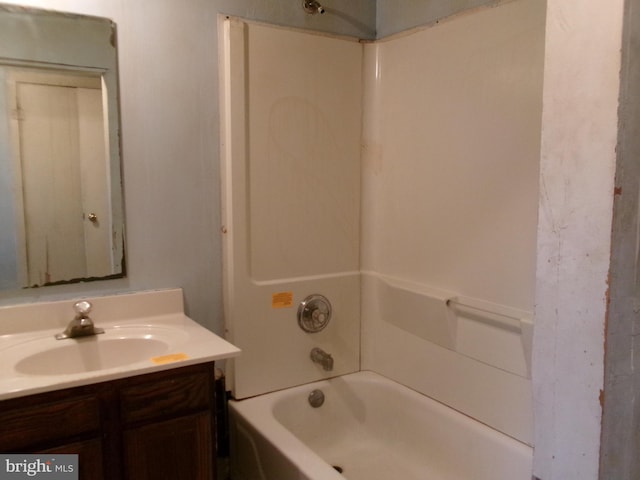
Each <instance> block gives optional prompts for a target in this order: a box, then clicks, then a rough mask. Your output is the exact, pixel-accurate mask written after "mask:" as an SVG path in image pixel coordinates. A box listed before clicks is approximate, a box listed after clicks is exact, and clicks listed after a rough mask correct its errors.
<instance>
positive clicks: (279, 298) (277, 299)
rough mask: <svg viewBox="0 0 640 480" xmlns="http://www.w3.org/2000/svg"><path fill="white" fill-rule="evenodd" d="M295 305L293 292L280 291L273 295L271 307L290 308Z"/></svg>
mask: <svg viewBox="0 0 640 480" xmlns="http://www.w3.org/2000/svg"><path fill="white" fill-rule="evenodd" d="M292 306H293V292H278V293H274V294H273V295H271V308H289V307H292Z"/></svg>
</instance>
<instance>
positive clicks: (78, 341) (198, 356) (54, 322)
mask: <svg viewBox="0 0 640 480" xmlns="http://www.w3.org/2000/svg"><path fill="white" fill-rule="evenodd" d="M75 303H81V304H83V303H90V304H91V306H92V308H91V311H89V312H87V313H86V315H87V316H88V317H90V318H91V320H92V321H93V324H94V326H95V328H96V329H98V330H102V331H103V332H102V333H97V334H95V335H88V336H78V337H76V338H63V339H58V338H56V337H57V336H60V334H61V333H62V332H64V331H65V329H66V328H67V327H68V325H69V324H70V322H71V321H72V320H73V319H74V315H75V316H76V318H78V316H81V315H84V314H81V313H79V312H78V310H75V311H74V308H73V307H74V304H75ZM0 317H2V324H0V400H3V399H8V398H13V397H20V396H25V395H30V394H34V393H41V392H47V391H51V390H59V389H62V388H67V387H73V386H79V385H88V384H92V383H98V382H103V381H107V380H114V379H118V378H124V377H129V376H133V375H138V374H143V373H151V372H155V371H160V370H166V369H170V368H175V367H180V366H186V365H192V364H196V363H204V362H209V361H215V360H220V359H223V358H229V357H233V356H235V355H238V354H239V350H238V349H237V348H236V347H235V346H233V345H231V344H230V343H229V342H227V341H225V340H223V339H222V338H220V337H218V336H217V335H215V334H214V333H212V332H210V331H209V330H207V329H206V328H204V327H202V326H200V325H198V324H197V323H196V322H194V321H193V320H191V319H190V318H189V317H187V316H186V315H185V314H184V310H183V300H182V290H181V289H173V290H158V291H150V292H139V293H133V294H123V295H113V296H104V297H95V298H88V299H82V302H77V301H74V300H64V301H57V302H42V303H35V304H29V305H19V306H9V307H2V308H0Z"/></svg>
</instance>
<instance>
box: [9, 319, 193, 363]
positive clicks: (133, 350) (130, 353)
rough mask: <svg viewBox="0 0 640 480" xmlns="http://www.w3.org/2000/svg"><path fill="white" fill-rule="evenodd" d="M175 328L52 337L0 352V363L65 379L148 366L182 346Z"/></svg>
mask: <svg viewBox="0 0 640 480" xmlns="http://www.w3.org/2000/svg"><path fill="white" fill-rule="evenodd" d="M186 336H187V335H186V333H185V332H184V331H182V330H180V329H178V328H171V327H164V326H163V327H157V326H148V325H147V326H137V327H134V326H128V327H118V326H115V327H111V328H108V329H106V331H105V333H104V334H100V335H93V336H89V337H81V338H73V339H72V338H67V339H64V340H56V339H55V338H54V337H53V336H52V335H47V336H40V337H38V338H31V339H26V340H25V341H23V342H20V343H17V344H14V345H12V346H10V347H8V348H5V349H1V350H0V363H4V364H5V365H11V366H12V367H13V371H14V372H15V373H17V374H21V375H68V374H77V373H85V372H95V371H99V370H109V369H113V368H118V367H123V366H127V365H132V364H136V363H139V362H151V361H153V359H155V358H158V357H159V356H162V355H165V354H167V353H169V352H170V351H172V349H173V347H174V346H175V345H177V344H180V343H181V342H183V341H184V340H185V338H186Z"/></svg>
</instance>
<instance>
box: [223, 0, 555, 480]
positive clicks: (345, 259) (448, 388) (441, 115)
mask: <svg viewBox="0 0 640 480" xmlns="http://www.w3.org/2000/svg"><path fill="white" fill-rule="evenodd" d="M221 23H222V26H223V27H222V28H221V35H222V36H221V42H220V45H221V47H222V52H221V58H222V60H223V66H224V68H223V77H222V78H223V82H222V88H223V92H222V93H223V95H222V98H223V102H222V105H223V121H222V122H221V123H222V138H223V139H224V144H225V149H224V151H223V161H222V171H223V175H222V178H223V200H224V208H223V222H224V229H223V231H224V232H225V233H224V243H223V246H224V259H225V269H224V273H225V278H224V285H225V315H226V322H227V328H228V331H229V340H230V341H232V342H233V343H234V344H236V345H238V346H239V347H240V348H242V350H243V356H242V357H241V358H240V359H238V360H237V361H233V362H232V365H231V369H230V370H229V373H230V375H229V377H228V379H229V383H228V385H229V386H230V388H231V390H232V393H233V395H234V397H235V399H236V400H239V402H238V403H234V404H233V408H234V409H235V408H236V407H238V408H243V407H242V405H244V402H245V401H246V400H243V399H245V398H248V397H253V396H256V395H261V394H269V392H274V391H277V390H282V389H287V388H293V387H295V388H297V387H298V386H300V385H303V384H307V383H311V382H315V381H319V380H322V379H328V378H332V377H337V376H341V375H348V374H352V373H355V372H358V371H359V370H368V371H372V372H376V373H378V374H381V375H383V376H385V377H386V378H389V379H391V380H393V381H396V382H398V383H399V384H401V385H405V386H407V387H409V388H410V389H412V390H414V391H416V392H418V393H419V394H423V395H426V396H428V397H431V398H433V399H434V400H436V401H438V402H440V403H442V404H444V405H446V406H447V407H449V408H452V409H453V410H455V411H458V412H461V413H462V414H464V415H467V416H468V417H469V418H472V419H474V420H475V421H477V422H479V424H484V425H486V426H488V427H490V428H492V429H495V430H496V431H497V432H501V433H500V435H502V434H504V435H506V436H508V437H511V438H512V439H515V440H514V441H517V442H521V443H520V444H519V445H520V446H521V447H522V452H525V453H524V455H523V456H521V457H520V456H518V457H517V458H518V459H519V460H518V461H519V467H518V468H520V467H521V470H518V472H517V473H514V474H513V475H511V474H510V473H503V474H502V473H501V474H500V476H496V477H493V479H492V480H528V479H529V478H531V457H532V449H531V445H532V442H533V433H532V426H533V421H532V388H531V362H530V359H531V340H532V332H533V323H532V318H533V312H532V311H533V293H534V284H535V248H536V245H535V232H536V223H537V206H538V183H537V182H538V163H539V158H540V156H539V151H540V140H539V139H540V118H541V111H542V101H541V100H542V71H543V58H544V55H543V53H544V25H545V6H544V3H541V2H537V1H536V0H516V1H510V2H500V3H499V4H498V5H494V6H492V7H482V8H478V9H474V10H471V11H468V12H465V13H463V14H460V15H457V16H454V17H451V18H448V19H445V20H442V21H440V22H438V23H436V24H434V25H431V26H428V27H423V28H419V29H416V30H413V31H410V32H404V33H402V34H400V35H397V36H393V37H390V38H385V39H382V40H378V41H375V42H369V43H359V42H355V41H354V39H349V38H336V37H331V36H328V35H317V34H313V33H309V32H303V31H295V30H289V29H284V28H280V27H270V26H267V25H263V24H255V23H251V22H247V21H243V20H241V19H237V18H225V19H222V21H221ZM310 51H312V52H314V55H309V54H308V52H310ZM265 78H268V79H269V81H268V82H266V81H264V79H265ZM310 295H322V296H324V297H326V298H327V299H328V300H329V301H330V302H331V305H332V312H331V313H332V317H331V320H330V321H329V322H328V324H327V326H326V327H325V328H323V329H322V330H321V331H319V332H309V331H306V330H305V329H303V328H300V326H299V323H298V322H297V321H296V313H297V310H298V306H299V305H300V304H301V302H303V301H304V299H305V298H307V297H308V296H310ZM319 315H321V314H319ZM265 339H268V341H266V340H265ZM317 349H319V350H320V351H321V352H323V353H324V354H325V355H316V354H317V353H318V350H317ZM314 352H316V354H314ZM327 355H330V356H331V360H330V361H329V360H328V359H327ZM274 372H277V374H276V375H274ZM394 398H395V399H397V400H398V401H397V402H391V401H390V402H388V408H389V411H390V412H391V411H394V412H395V411H397V410H403V409H404V408H405V407H404V402H405V400H406V399H405V397H404V396H402V395H394ZM250 401H253V400H250ZM247 408H249V407H247ZM321 408H323V407H321ZM243 418H244V417H243ZM242 421H246V419H245V420H242ZM250 421H251V422H253V420H250ZM296 422H298V424H300V425H302V424H304V423H305V422H306V419H305V418H299V419H297V420H296ZM277 423H278V422H276V421H275V420H274V422H273V423H271V424H270V426H272V427H273V428H274V429H275V430H276V431H282V430H279V429H280V428H281V427H276V424H277ZM265 428H266V427H265ZM250 430H251V428H249V427H248V426H247V431H250ZM257 430H259V429H257ZM267 430H269V429H268V428H267ZM285 430H286V429H285ZM408 430H409V432H408V434H409V435H413V433H414V432H411V429H408ZM416 430H420V429H419V428H417V429H416ZM345 433H346V432H345ZM494 433H495V432H494ZM326 434H327V435H332V434H330V433H329V432H326ZM256 435H257V436H256V437H253V436H251V435H249V437H247V438H252V439H253V440H251V441H247V442H245V443H240V444H237V445H238V448H239V449H240V453H239V454H240V455H245V453H246V452H245V451H244V450H245V449H247V448H253V447H252V442H259V443H261V445H263V446H264V448H265V449H266V450H265V451H267V452H269V451H274V452H275V451H279V450H281V449H282V448H283V447H282V446H281V444H280V443H279V442H280V441H281V440H284V439H283V438H282V437H281V436H280V435H279V434H278V435H275V436H272V435H271V432H269V431H262V430H261V433H259V434H256ZM319 435H321V436H322V435H323V434H319ZM443 435H444V434H443ZM445 436H446V435H445ZM463 436H464V435H463ZM293 437H295V435H294V436H293ZM258 438H268V439H269V440H268V441H265V442H262V441H259V440H257V439H258ZM473 438H474V439H475V440H473V441H469V442H467V443H464V448H465V449H466V450H467V451H469V452H471V451H476V450H479V451H481V450H482V448H483V446H482V445H479V444H477V442H481V443H482V441H483V440H480V438H481V437H473ZM289 439H291V438H289ZM361 440H362V439H361V438H360V437H357V438H356V437H352V438H350V439H348V440H347V444H350V443H354V444H359V443H362V441H361ZM336 441H337V440H336ZM271 442H273V443H271ZM302 443H303V444H304V440H302ZM436 443H437V441H436ZM498 444H500V445H503V444H501V443H500V442H498ZM503 446H504V445H503ZM313 448H315V447H313ZM344 448H346V446H345V447H344ZM287 451H288V452H290V451H291V450H289V449H288V447H287ZM295 451H296V452H299V453H300V457H299V458H293V457H292V455H289V454H287V456H285V458H286V462H285V461H284V460H282V461H283V462H285V463H287V462H288V463H289V464H291V465H293V466H292V467H291V468H293V469H294V471H295V470H296V469H302V465H304V464H306V463H308V462H310V461H312V460H311V455H312V453H310V452H313V450H312V449H311V448H308V445H307V447H306V450H304V451H303V450H299V449H297V448H296V449H295ZM318 454H319V455H318ZM313 455H316V457H313V458H317V459H320V460H318V461H321V462H324V463H325V465H328V464H327V462H326V461H325V460H322V453H321V452H315V453H313ZM491 455H493V458H494V459H495V458H500V459H506V458H507V457H509V455H510V450H509V448H507V447H505V449H504V450H501V449H500V448H497V449H496V450H494V451H493V453H491ZM270 457H271V456H270V455H266V457H265V456H262V457H261V458H263V459H264V458H270ZM246 458H248V457H246ZM278 458H279V457H278ZM447 458H448V459H450V461H451V462H453V463H455V462H456V460H454V459H455V458H456V457H455V455H451V456H447ZM265 461H267V460H265ZM274 461H275V460H274ZM267 462H268V461H267ZM504 462H505V465H506V464H508V463H509V461H508V460H504ZM329 467H330V465H329ZM265 468H266V467H265ZM419 468H420V469H424V471H429V467H428V466H425V465H422V466H421V467H419ZM438 469H439V470H440V471H441V472H445V473H442V475H444V476H442V477H434V478H438V479H439V478H447V479H450V478H451V479H454V478H455V479H456V480H457V479H465V480H468V479H471V478H473V479H474V480H475V478H476V477H475V476H474V475H472V474H469V472H467V473H463V472H461V471H457V470H455V468H454V466H451V468H449V469H448V467H447V468H445V467H443V468H442V469H440V468H439V467H438ZM345 476H346V477H347V478H349V475H348V474H345ZM249 478H252V477H249ZM255 478H265V479H269V478H280V477H269V476H265V477H260V476H257V477H255ZM282 478H284V477H282ZM294 478H295V477H294ZM309 478H322V477H309ZM329 478H330V477H329Z"/></svg>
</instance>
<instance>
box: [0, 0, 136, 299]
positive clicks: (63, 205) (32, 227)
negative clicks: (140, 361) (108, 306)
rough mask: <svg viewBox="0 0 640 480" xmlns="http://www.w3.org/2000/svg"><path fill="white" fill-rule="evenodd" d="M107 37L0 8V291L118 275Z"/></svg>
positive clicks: (109, 28) (119, 216)
mask: <svg viewBox="0 0 640 480" xmlns="http://www.w3.org/2000/svg"><path fill="white" fill-rule="evenodd" d="M116 38H117V37H116V26H115V24H114V23H113V22H112V21H111V20H108V19H105V18H99V17H90V16H84V15H74V14H66V13H61V12H53V11H48V10H40V9H33V8H25V7H18V6H15V5H6V4H0V290H16V289H22V288H31V287H42V286H47V285H57V284H63V283H72V282H79V281H87V280H95V279H107V278H118V277H122V276H124V275H125V247H124V213H123V198H122V175H121V158H120V123H119V108H118V107H119V105H118V71H117V44H116Z"/></svg>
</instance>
